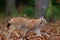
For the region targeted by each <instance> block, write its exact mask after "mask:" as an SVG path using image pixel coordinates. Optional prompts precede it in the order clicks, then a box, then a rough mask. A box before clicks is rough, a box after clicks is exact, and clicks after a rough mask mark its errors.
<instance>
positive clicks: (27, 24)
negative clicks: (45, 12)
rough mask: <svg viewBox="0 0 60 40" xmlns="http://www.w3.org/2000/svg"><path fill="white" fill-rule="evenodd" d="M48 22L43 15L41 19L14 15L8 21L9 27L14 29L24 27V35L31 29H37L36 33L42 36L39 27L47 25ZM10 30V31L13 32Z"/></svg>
mask: <svg viewBox="0 0 60 40" xmlns="http://www.w3.org/2000/svg"><path fill="white" fill-rule="evenodd" d="M46 23H47V22H46V20H45V19H44V18H43V17H41V18H39V19H28V18H23V17H14V18H12V19H11V20H10V21H8V25H7V27H9V28H10V29H11V30H12V31H13V30H15V29H16V28H17V30H19V29H23V31H24V36H26V34H27V33H28V32H29V31H30V30H31V29H35V32H36V35H37V36H41V32H40V29H39V26H41V25H45V24H46ZM11 30H10V32H12V31H11Z"/></svg>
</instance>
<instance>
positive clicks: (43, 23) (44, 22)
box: [40, 17, 47, 26]
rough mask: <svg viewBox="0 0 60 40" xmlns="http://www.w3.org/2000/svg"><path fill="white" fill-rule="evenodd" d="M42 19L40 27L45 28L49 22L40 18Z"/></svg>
mask: <svg viewBox="0 0 60 40" xmlns="http://www.w3.org/2000/svg"><path fill="white" fill-rule="evenodd" d="M40 19H41V23H40V26H45V25H46V24H47V21H46V19H45V18H44V17H40Z"/></svg>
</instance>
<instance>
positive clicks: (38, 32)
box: [35, 27, 42, 36]
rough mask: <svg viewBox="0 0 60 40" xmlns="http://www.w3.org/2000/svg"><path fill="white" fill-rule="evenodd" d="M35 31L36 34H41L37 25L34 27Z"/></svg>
mask: <svg viewBox="0 0 60 40" xmlns="http://www.w3.org/2000/svg"><path fill="white" fill-rule="evenodd" d="M35 32H36V36H42V35H41V31H40V28H39V27H37V28H35Z"/></svg>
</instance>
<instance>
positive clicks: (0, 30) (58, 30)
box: [0, 17, 60, 40]
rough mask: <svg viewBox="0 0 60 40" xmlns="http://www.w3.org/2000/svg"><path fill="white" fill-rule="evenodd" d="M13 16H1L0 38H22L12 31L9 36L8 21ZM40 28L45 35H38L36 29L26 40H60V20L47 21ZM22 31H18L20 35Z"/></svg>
mask: <svg viewBox="0 0 60 40" xmlns="http://www.w3.org/2000/svg"><path fill="white" fill-rule="evenodd" d="M11 18H12V17H4V18H0V40H20V38H19V37H17V36H16V35H15V34H14V33H12V35H11V37H10V38H9V37H7V36H8V35H7V30H8V28H7V21H8V19H11ZM40 30H41V32H42V33H44V35H42V36H36V35H35V34H36V33H35V32H34V31H30V32H29V33H28V37H27V39H26V40H60V20H58V21H57V22H56V23H53V22H51V23H47V25H46V26H43V27H40ZM16 32H17V31H16ZM21 33H22V31H21V30H20V31H18V34H19V35H22V34H21ZM46 33H47V34H46ZM8 34H9V33H8ZM6 35H7V36H6Z"/></svg>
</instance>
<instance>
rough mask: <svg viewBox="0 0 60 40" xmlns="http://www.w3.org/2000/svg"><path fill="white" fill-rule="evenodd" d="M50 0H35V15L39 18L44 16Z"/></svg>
mask: <svg viewBox="0 0 60 40" xmlns="http://www.w3.org/2000/svg"><path fill="white" fill-rule="evenodd" d="M49 2H50V0H35V11H36V12H35V16H36V18H40V17H41V16H45V13H46V11H47V8H48V6H49Z"/></svg>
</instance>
